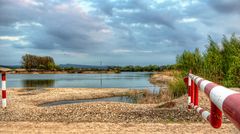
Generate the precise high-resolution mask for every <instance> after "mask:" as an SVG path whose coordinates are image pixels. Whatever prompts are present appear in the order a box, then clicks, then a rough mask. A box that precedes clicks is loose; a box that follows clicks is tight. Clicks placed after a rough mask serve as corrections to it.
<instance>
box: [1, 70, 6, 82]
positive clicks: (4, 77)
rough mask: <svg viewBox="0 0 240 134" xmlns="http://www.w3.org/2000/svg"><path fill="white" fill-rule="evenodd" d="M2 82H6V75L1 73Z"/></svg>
mask: <svg viewBox="0 0 240 134" xmlns="http://www.w3.org/2000/svg"><path fill="white" fill-rule="evenodd" d="M2 81H6V73H5V72H2Z"/></svg>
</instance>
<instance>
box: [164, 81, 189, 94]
mask: <svg viewBox="0 0 240 134" xmlns="http://www.w3.org/2000/svg"><path fill="white" fill-rule="evenodd" d="M168 86H169V91H170V93H171V95H172V97H173V98H177V97H180V96H182V95H184V94H186V93H187V88H186V85H185V83H184V81H183V79H182V78H177V79H176V80H174V81H171V82H170V83H169V84H168Z"/></svg>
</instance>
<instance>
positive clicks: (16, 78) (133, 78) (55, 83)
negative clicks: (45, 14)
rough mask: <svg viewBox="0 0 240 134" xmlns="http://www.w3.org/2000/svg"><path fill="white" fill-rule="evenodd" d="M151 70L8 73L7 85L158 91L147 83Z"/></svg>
mask: <svg viewBox="0 0 240 134" xmlns="http://www.w3.org/2000/svg"><path fill="white" fill-rule="evenodd" d="M151 74H152V73H151V72H123V73H120V74H8V75H7V87H37V88H41V87H58V88H130V89H146V88H147V89H149V90H150V91H151V92H153V93H158V92H159V87H156V86H154V85H152V84H151V83H149V81H148V79H149V77H150V75H151Z"/></svg>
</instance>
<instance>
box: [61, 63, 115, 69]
mask: <svg viewBox="0 0 240 134" xmlns="http://www.w3.org/2000/svg"><path fill="white" fill-rule="evenodd" d="M59 66H60V67H61V68H70V67H73V68H83V69H86V68H88V69H107V68H109V67H110V66H95V65H78V64H60V65H59Z"/></svg>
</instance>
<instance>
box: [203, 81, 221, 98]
mask: <svg viewBox="0 0 240 134" xmlns="http://www.w3.org/2000/svg"><path fill="white" fill-rule="evenodd" d="M216 86H218V85H217V84H215V83H209V84H207V85H206V87H205V88H204V93H206V95H207V96H208V97H209V95H210V92H211V90H212V89H213V88H214V87H216Z"/></svg>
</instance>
